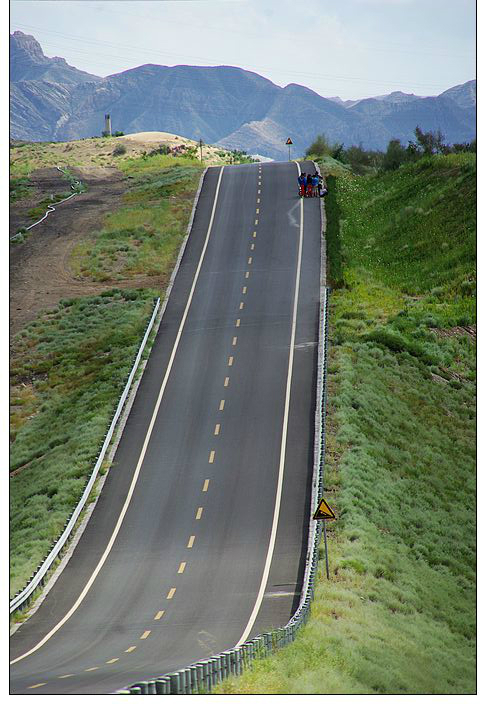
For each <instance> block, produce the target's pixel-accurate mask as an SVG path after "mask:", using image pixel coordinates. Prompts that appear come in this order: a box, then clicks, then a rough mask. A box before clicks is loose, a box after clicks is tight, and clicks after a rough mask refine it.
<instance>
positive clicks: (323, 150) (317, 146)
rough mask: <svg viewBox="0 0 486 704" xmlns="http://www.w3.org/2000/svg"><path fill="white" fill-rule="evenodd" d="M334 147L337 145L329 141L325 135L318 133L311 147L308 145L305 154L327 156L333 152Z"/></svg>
mask: <svg viewBox="0 0 486 704" xmlns="http://www.w3.org/2000/svg"><path fill="white" fill-rule="evenodd" d="M334 148H335V147H334V146H333V145H331V144H330V143H329V142H328V141H327V138H326V137H325V135H323V134H318V135H317V137H316V138H315V140H314V141H313V142H312V144H311V145H310V147H308V149H307V151H306V153H305V155H306V156H311V155H314V156H326V155H330V154H332V152H333V150H334Z"/></svg>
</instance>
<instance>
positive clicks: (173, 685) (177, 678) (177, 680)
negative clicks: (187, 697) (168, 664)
mask: <svg viewBox="0 0 486 704" xmlns="http://www.w3.org/2000/svg"><path fill="white" fill-rule="evenodd" d="M169 678H170V693H171V694H180V693H181V675H180V672H174V673H172V674H170V675H169Z"/></svg>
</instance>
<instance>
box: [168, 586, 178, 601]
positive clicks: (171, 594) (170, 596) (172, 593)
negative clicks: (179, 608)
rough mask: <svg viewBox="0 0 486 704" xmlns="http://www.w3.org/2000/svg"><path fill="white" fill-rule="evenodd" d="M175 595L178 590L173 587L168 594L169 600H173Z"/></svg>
mask: <svg viewBox="0 0 486 704" xmlns="http://www.w3.org/2000/svg"><path fill="white" fill-rule="evenodd" d="M175 593H176V588H175V587H171V589H169V593H168V594H167V599H172V598H173V597H174V594H175Z"/></svg>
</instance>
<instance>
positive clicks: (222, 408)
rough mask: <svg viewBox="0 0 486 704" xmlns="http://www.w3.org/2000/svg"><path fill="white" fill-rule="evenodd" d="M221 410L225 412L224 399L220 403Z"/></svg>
mask: <svg viewBox="0 0 486 704" xmlns="http://www.w3.org/2000/svg"><path fill="white" fill-rule="evenodd" d="M219 410H220V411H224V398H222V399H221V401H220V402H219Z"/></svg>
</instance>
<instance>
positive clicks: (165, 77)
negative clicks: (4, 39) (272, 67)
mask: <svg viewBox="0 0 486 704" xmlns="http://www.w3.org/2000/svg"><path fill="white" fill-rule="evenodd" d="M10 62H11V66H12V67H13V70H12V74H11V84H10V85H11V118H10V119H11V122H10V125H11V135H12V137H13V138H16V139H24V140H31V141H41V140H43V141H49V140H55V141H67V140H73V139H80V138H86V137H91V136H93V135H97V134H100V132H101V130H102V129H103V118H104V114H105V113H110V115H111V116H112V122H113V128H114V129H115V130H121V131H123V132H142V131H157V130H163V131H166V132H170V133H174V134H184V135H187V137H190V138H191V139H195V140H198V139H199V138H202V139H203V140H204V141H205V142H208V143H212V144H220V145H222V146H224V147H226V148H230V149H245V150H246V151H248V152H250V153H259V154H262V155H264V156H267V157H272V158H275V159H282V158H286V157H287V150H286V147H285V140H286V139H287V137H288V136H291V137H292V139H293V142H294V154H295V155H296V156H298V155H299V154H302V153H304V151H305V149H306V147H307V146H308V144H309V143H310V142H311V141H312V139H313V138H314V137H315V135H316V134H319V133H321V132H323V131H324V132H325V133H326V135H327V137H328V138H329V139H330V140H331V141H334V142H339V143H341V142H342V143H344V145H345V146H350V145H352V144H359V143H362V145H363V147H364V148H366V149H384V148H385V147H386V145H387V144H388V142H389V140H390V139H392V138H397V139H400V140H401V141H403V142H404V143H405V144H406V143H407V141H408V140H409V139H412V138H413V130H414V129H415V127H416V125H417V124H420V126H421V127H422V129H424V130H426V131H429V130H431V131H435V130H437V129H440V130H441V131H442V133H443V134H444V135H445V139H446V141H447V142H466V141H471V140H472V139H473V138H474V137H475V134H476V126H475V117H476V116H475V90H476V82H475V81H469V82H468V83H466V84H464V85H463V86H455V87H453V88H451V89H449V90H447V91H445V92H444V93H442V94H441V95H438V96H435V97H421V96H414V95H407V94H405V93H400V92H394V93H391V94H390V95H388V96H378V97H376V98H369V99H365V100H359V101H341V100H340V99H339V98H325V97H322V96H320V95H318V94H317V93H315V92H314V91H312V90H310V89H309V88H306V87H305V86H301V85H297V84H294V83H291V84H289V85H287V86H285V87H283V88H282V87H280V86H277V85H275V84H274V83H272V82H271V81H269V80H268V79H266V78H264V77H263V76H260V75H258V74H257V73H254V72H252V71H246V70H243V69H241V68H236V67H233V66H159V65H155V64H146V65H143V66H138V67H136V68H133V69H129V70H127V71H123V72H122V73H118V74H113V75H111V76H107V77H106V78H101V77H99V76H94V75H92V74H85V73H84V72H81V71H78V69H76V68H74V67H72V66H69V65H68V64H67V63H66V62H65V61H64V59H60V58H59V57H55V58H52V59H50V58H48V57H46V56H45V55H44V53H43V51H42V48H41V46H40V44H39V43H38V42H37V41H36V39H35V38H34V37H32V36H30V35H26V34H23V33H22V32H15V33H14V34H13V35H11V37H10Z"/></svg>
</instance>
